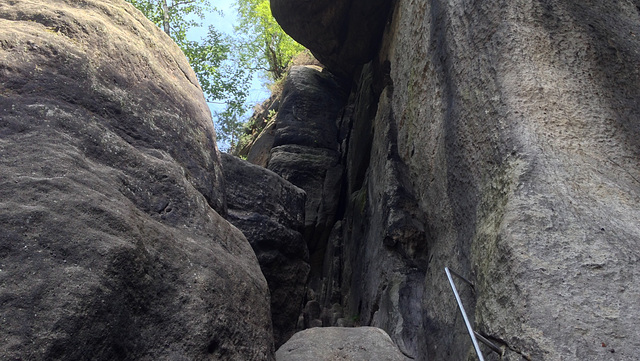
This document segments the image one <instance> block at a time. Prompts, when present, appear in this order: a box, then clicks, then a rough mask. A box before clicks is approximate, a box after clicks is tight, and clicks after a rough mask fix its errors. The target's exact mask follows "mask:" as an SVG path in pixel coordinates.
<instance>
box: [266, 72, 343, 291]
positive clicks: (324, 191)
mask: <svg viewBox="0 0 640 361" xmlns="http://www.w3.org/2000/svg"><path fill="white" fill-rule="evenodd" d="M343 103H344V93H343V92H342V91H341V88H340V87H339V85H338V84H337V83H336V81H335V78H334V77H333V76H332V75H330V74H328V73H327V72H326V71H323V70H322V69H321V68H319V67H317V66H295V67H293V68H292V69H291V71H290V72H289V74H288V76H287V79H286V82H285V85H284V89H283V93H282V100H281V105H280V110H279V111H278V114H277V115H276V122H275V130H274V140H273V148H272V149H271V155H270V157H269V162H268V165H267V167H268V168H269V169H271V170H273V171H274V172H276V173H277V174H279V175H281V176H282V177H283V178H284V179H286V180H288V181H290V182H291V183H293V184H295V185H297V186H298V187H300V188H302V189H304V190H305V192H307V201H306V204H305V231H304V237H305V240H306V241H307V245H308V248H309V253H310V257H311V259H310V260H311V273H316V274H320V272H321V269H322V257H323V255H324V252H325V251H324V249H325V245H326V240H327V237H328V236H329V233H330V232H331V228H332V227H333V223H335V220H336V212H337V209H338V199H339V196H340V188H341V179H342V166H341V165H340V152H339V151H338V149H339V134H338V127H337V125H336V120H337V119H338V118H339V115H340V110H341V108H342V105H343ZM316 279H317V277H316Z"/></svg>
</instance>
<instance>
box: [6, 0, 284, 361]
mask: <svg viewBox="0 0 640 361" xmlns="http://www.w3.org/2000/svg"><path fill="white" fill-rule="evenodd" d="M0 39H2V40H0V224H1V225H2V231H1V232H0V359H2V360H16V359H25V360H57V359H64V360H86V359H95V360H114V359H140V360H195V359H235V360H238V359H242V360H264V359H272V358H273V350H272V348H273V346H272V335H271V321H270V315H269V294H268V289H267V284H266V282H265V280H264V277H263V275H262V273H261V272H260V269H259V266H258V262H257V260H256V258H255V256H254V254H253V252H252V250H251V247H250V245H249V243H248V242H247V241H246V239H245V238H244V236H243V235H242V234H241V233H240V232H239V231H238V230H237V229H236V228H235V227H233V226H231V225H230V224H229V223H228V222H226V221H225V220H224V219H223V218H222V217H221V216H219V215H218V213H217V212H216V211H218V212H224V197H223V184H222V177H221V169H220V160H219V155H218V152H217V150H216V147H215V143H214V139H215V135H214V131H213V126H212V122H211V117H210V114H209V111H208V109H207V105H206V103H205V101H204V97H203V95H202V92H201V90H200V89H199V87H198V86H197V82H196V78H195V75H194V73H193V72H192V71H191V70H190V68H189V66H188V64H187V62H186V59H185V58H184V56H183V55H182V54H181V53H180V51H179V49H178V48H177V47H176V46H175V45H174V44H173V43H172V42H171V41H170V39H169V38H168V37H167V36H165V35H164V34H163V33H162V32H161V31H160V30H159V29H157V28H156V27H155V26H154V25H153V24H151V23H150V22H148V21H146V20H145V19H144V18H143V17H142V15H141V14H140V13H139V12H138V11H136V10H135V9H134V8H133V7H132V6H130V5H127V4H125V3H124V2H123V1H115V0H113V1H111V0H105V1H91V0H87V1H82V2H68V1H55V0H47V1H3V2H1V3H0Z"/></svg>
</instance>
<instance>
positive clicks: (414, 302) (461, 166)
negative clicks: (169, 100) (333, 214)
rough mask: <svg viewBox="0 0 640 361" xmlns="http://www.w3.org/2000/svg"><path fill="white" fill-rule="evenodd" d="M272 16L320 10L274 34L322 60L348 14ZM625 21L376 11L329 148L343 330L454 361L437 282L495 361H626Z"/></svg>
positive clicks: (635, 320)
mask: <svg viewBox="0 0 640 361" xmlns="http://www.w3.org/2000/svg"><path fill="white" fill-rule="evenodd" d="M276 3H277V6H274V8H276V10H275V11H276V13H277V11H278V10H277V8H278V7H279V8H282V9H284V8H285V7H287V6H290V7H291V8H292V9H295V8H296V7H301V8H303V9H306V8H307V7H308V8H309V9H311V7H314V6H317V7H319V9H320V10H322V11H318V13H319V14H321V15H320V16H319V19H318V18H317V19H318V20H315V21H309V23H308V24H302V23H301V22H300V21H299V20H296V19H295V17H294V18H293V19H284V18H283V17H280V18H279V20H281V21H282V22H283V24H289V25H287V27H285V29H287V30H288V31H289V29H291V30H290V31H291V33H292V34H295V33H296V32H299V33H301V34H311V35H309V37H310V38H311V37H313V36H316V37H317V38H318V39H322V38H323V37H330V38H333V42H334V45H332V47H329V48H323V47H322V46H320V45H314V44H313V43H312V42H309V43H308V45H309V46H310V47H311V48H312V50H313V51H314V54H315V55H316V56H317V57H318V58H319V59H321V60H323V56H325V57H331V56H333V54H334V53H335V51H334V50H333V49H337V48H339V45H337V44H341V41H342V40H341V39H342V38H344V36H342V35H341V34H340V31H342V30H336V32H334V33H333V34H332V33H331V32H330V31H327V30H326V28H325V27H324V26H325V24H340V23H341V21H342V20H341V19H342V18H341V17H342V16H344V15H342V14H344V10H343V9H346V8H348V5H346V4H345V3H341V4H338V3H337V2H332V3H331V4H328V2H326V3H325V2H319V3H314V4H308V3H306V2H302V4H301V2H294V1H287V0H278V1H274V5H276ZM354 4H355V3H354ZM638 6H640V5H638V4H637V2H636V3H632V2H604V3H603V2H595V1H588V2H578V1H569V2H566V1H557V0H551V1H544V2H539V1H531V0H517V1H474V2H459V1H458V2H455V1H445V0H433V1H420V0H401V1H397V2H395V8H394V10H393V18H392V19H391V21H390V22H389V23H388V24H387V27H386V29H385V32H384V35H383V39H382V41H381V42H380V43H379V44H378V45H379V52H378V55H377V56H375V57H373V61H372V62H371V63H370V64H368V65H367V66H365V67H364V68H363V71H362V74H361V77H360V81H359V82H358V86H357V89H355V90H354V93H353V94H352V95H351V96H350V104H349V105H348V106H347V107H346V110H347V111H346V112H345V114H346V118H345V119H344V120H343V124H345V127H346V129H347V131H346V132H340V133H341V134H342V133H345V134H348V137H347V138H346V139H345V143H344V146H343V147H342V148H341V151H342V154H341V157H342V158H341V164H343V165H345V170H344V172H345V174H346V176H347V179H346V183H347V192H346V194H345V195H343V197H344V198H343V200H342V201H343V202H341V204H344V207H345V208H344V209H339V210H338V213H339V214H340V213H342V212H344V214H345V215H344V218H343V220H342V222H341V223H342V224H341V228H342V231H340V230H338V229H336V233H338V234H340V236H337V237H336V238H335V242H329V243H328V245H329V246H330V247H328V249H329V248H330V250H329V251H328V253H327V255H328V256H330V257H331V262H329V264H330V265H332V266H330V267H325V268H324V269H325V270H329V271H328V273H326V272H327V271H323V272H324V273H323V275H322V276H321V277H323V276H325V277H331V278H334V277H339V279H340V281H339V282H338V283H339V284H338V285H335V286H332V287H333V288H334V289H335V288H340V290H341V292H340V293H341V296H342V301H341V304H342V306H343V307H344V314H345V316H346V317H348V315H350V314H356V315H358V317H359V319H360V322H362V324H369V325H374V326H380V327H381V328H383V329H385V330H387V331H388V332H389V334H390V335H391V337H392V339H393V340H394V341H396V342H397V343H398V344H399V346H400V348H401V349H403V351H405V352H406V353H407V354H408V355H410V356H412V357H415V359H417V360H427V359H428V360H462V359H466V358H468V357H469V354H470V352H471V344H470V341H469V338H468V335H467V334H466V331H465V330H464V328H463V324H462V320H461V318H460V316H459V313H458V311H457V310H456V307H455V301H454V298H453V295H452V293H451V291H450V289H449V285H448V283H447V281H446V278H445V275H444V270H443V268H444V267H445V266H450V267H452V268H453V269H455V270H456V271H458V272H459V273H462V274H463V275H465V276H467V277H468V278H470V279H471V280H472V281H474V282H475V283H476V293H475V294H473V293H472V292H471V291H470V290H469V289H463V290H462V291H463V300H464V301H465V303H466V305H467V310H468V311H469V313H470V316H471V318H472V319H473V321H474V323H475V324H476V325H477V328H478V330H479V331H480V332H483V333H485V334H487V335H489V336H490V337H492V338H493V339H494V340H495V342H496V343H499V344H500V345H501V346H504V347H505V348H506V350H507V351H506V355H505V357H504V359H507V360H522V359H523V358H524V359H532V360H547V359H548V360H585V359H589V360H610V359H620V360H632V359H634V358H635V350H637V349H639V348H640V344H639V342H640V341H638V340H640V334H639V332H640V331H639V329H638V328H637V326H636V325H637V324H639V323H640V312H638V311H637V307H635V305H636V303H637V300H638V299H640V286H639V284H640V283H638V278H639V277H640V269H639V268H638V267H637V265H638V260H639V259H640V253H639V251H638V250H639V249H640V248H638V240H639V239H640V225H639V224H638V222H637V219H638V216H639V215H640V213H639V211H638V210H639V209H640V122H639V121H638V119H640V118H639V116H638V114H640V104H639V103H638V102H637V101H636V100H637V99H639V98H640V73H639V72H638V69H639V68H640V67H639V65H640V56H639V55H638V54H640V38H639V37H638V34H637V28H638V25H639V24H640V16H639V15H638V14H639V8H638ZM323 9H325V10H326V11H325V10H323ZM301 13H303V14H306V13H305V12H304V11H302V12H301ZM292 16H293V15H292ZM304 16H305V17H307V18H308V19H313V18H311V17H308V16H307V15H304ZM334 17H335V19H334ZM336 19H337V20H336ZM296 21H297V23H296ZM314 29H317V30H315V32H314ZM323 44H330V42H327V41H325V40H323ZM335 68H340V67H339V66H336V67H335ZM378 98H379V99H378ZM397 196H399V198H396V197H397ZM389 200H391V203H389ZM388 206H390V207H388ZM386 207H388V208H386ZM394 228H395V229H396V231H393V229H394ZM385 240H386V242H385ZM423 242H426V244H425V243H423ZM327 260H328V257H325V260H324V261H325V264H327ZM312 277H313V275H312ZM313 282H314V280H313V279H312V280H311V283H313ZM331 282H333V281H331ZM331 282H330V283H331ZM325 284H326V282H325ZM461 288H462V287H461ZM332 297H333V298H335V297H334V296H332ZM320 306H321V307H326V306H327V305H326V304H321V305H320ZM409 320H411V322H407V321H409ZM412 322H413V323H412ZM603 345H604V346H603ZM485 356H487V358H488V359H497V356H495V355H485Z"/></svg>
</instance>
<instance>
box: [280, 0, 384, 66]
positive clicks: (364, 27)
mask: <svg viewBox="0 0 640 361" xmlns="http://www.w3.org/2000/svg"><path fill="white" fill-rule="evenodd" d="M391 3H392V1H390V0H337V1H336V0H317V1H289V0H271V10H272V12H273V16H274V17H275V18H276V19H277V20H278V22H279V23H280V25H281V26H282V28H283V29H284V30H285V31H286V32H287V33H288V34H289V35H291V36H292V37H293V38H294V39H296V40H297V41H298V42H299V43H300V44H303V45H304V46H306V47H307V48H309V49H310V50H311V51H312V52H313V54H314V55H315V57H316V58H317V59H318V60H320V62H321V63H322V64H324V65H325V66H327V67H328V68H329V69H331V70H332V71H333V72H334V73H336V74H340V75H349V74H350V73H351V72H352V71H353V70H354V68H356V67H357V66H359V65H362V64H363V63H365V62H367V61H369V60H371V58H373V56H374V55H375V52H376V50H377V48H378V39H379V37H380V34H381V33H382V30H383V29H384V26H385V23H386V20H387V15H388V13H389V8H390V6H391ZM302 19H304V20H303V21H301V20H302Z"/></svg>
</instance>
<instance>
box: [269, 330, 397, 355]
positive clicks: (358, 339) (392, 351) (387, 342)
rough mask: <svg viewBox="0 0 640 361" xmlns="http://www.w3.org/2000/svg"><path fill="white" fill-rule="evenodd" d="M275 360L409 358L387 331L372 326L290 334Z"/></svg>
mask: <svg viewBox="0 0 640 361" xmlns="http://www.w3.org/2000/svg"><path fill="white" fill-rule="evenodd" d="M276 360H277V361H339V360H349V361H370V360H376V361H409V360H410V358H408V357H406V356H405V355H403V354H402V353H401V352H400V350H398V347H396V345H394V344H393V341H391V338H390V337H389V335H387V333H386V332H384V331H383V330H381V329H379V328H375V327H316V328H310V329H307V330H304V331H301V332H298V333H296V334H295V335H293V337H292V338H291V340H289V341H288V342H287V343H285V344H284V345H283V346H282V347H280V348H279V349H278V351H277V352H276Z"/></svg>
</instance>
